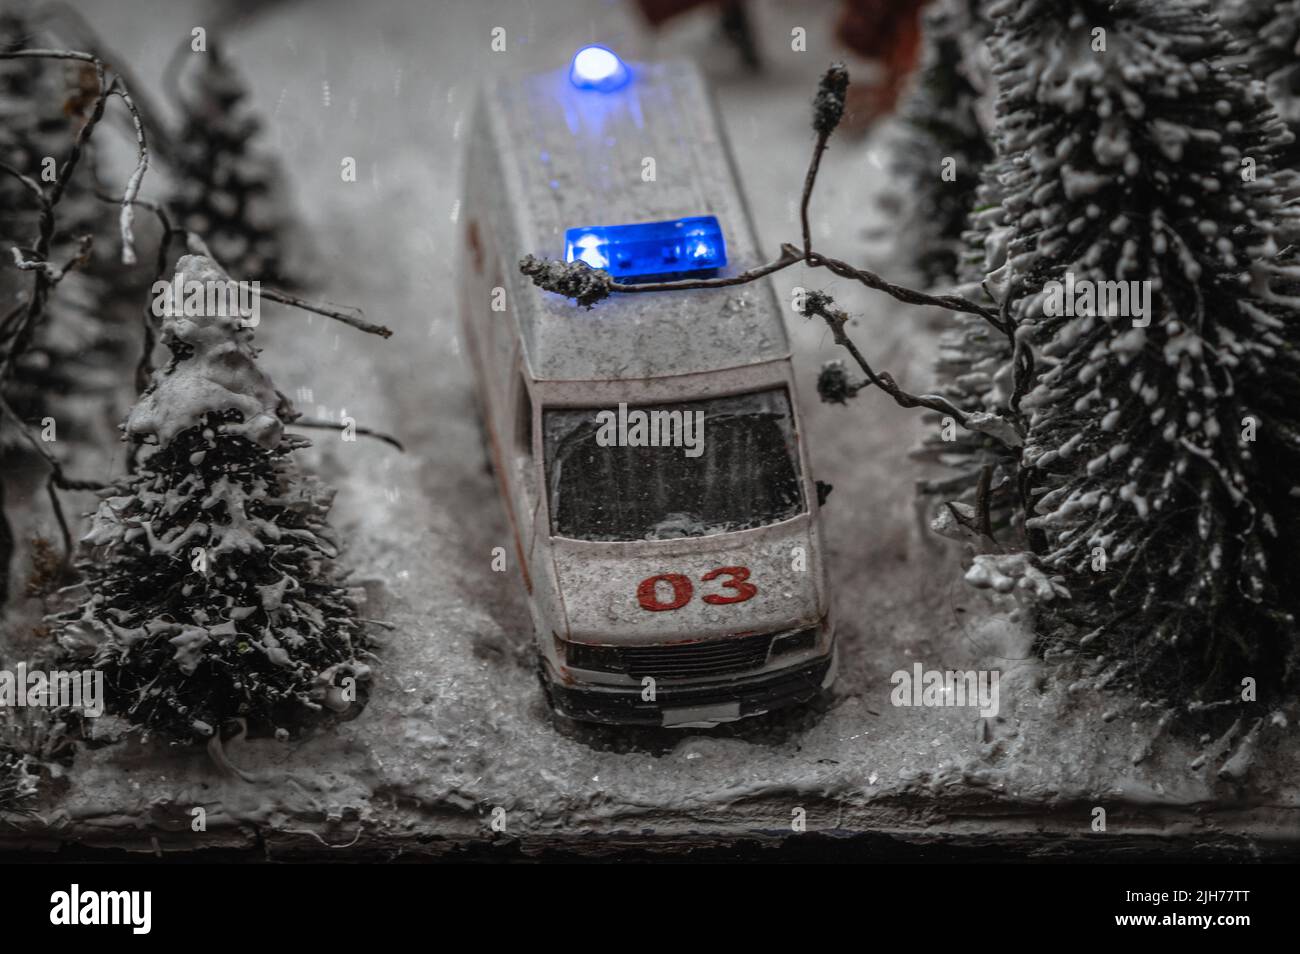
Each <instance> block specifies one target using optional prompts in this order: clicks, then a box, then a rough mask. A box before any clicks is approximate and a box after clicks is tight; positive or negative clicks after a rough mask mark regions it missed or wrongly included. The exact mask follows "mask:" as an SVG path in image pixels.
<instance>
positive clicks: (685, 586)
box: [636, 566, 758, 613]
mask: <svg viewBox="0 0 1300 954" xmlns="http://www.w3.org/2000/svg"><path fill="white" fill-rule="evenodd" d="M723 576H725V577H726V579H725V580H722V582H721V583H719V584H718V585H719V586H721V587H722V588H723V589H724V590H730V591H731V592H730V593H706V594H705V595H704V602H706V603H711V604H713V605H715V606H716V605H719V604H726V603H743V602H745V600H748V599H753V597H754V596H755V594H757V593H758V587H757V586H755V585H754V584H753V583H750V582H749V567H747V566H720V567H718V568H717V569H716V570H710V571H709V572H708V573H705V574H704V575H703V576H702V577H700V580H701V582H704V583H708V582H711V581H713V580H716V579H718V578H719V577H723ZM660 583H666V584H668V586H669V587H671V589H672V598H671V599H668V600H661V599H660V598H659V584H660ZM694 595H695V587H694V585H693V584H692V583H691V581H690V579H689V578H688V577H686V576H683V575H682V574H681V573H660V574H659V575H657V576H648V577H646V578H645V579H644V580H642V581H641V582H640V583H639V584H638V585H637V588H636V600H637V602H638V603H639V604H640V605H641V608H642V609H643V610H649V611H650V612H652V613H662V612H664V611H665V610H675V609H681V608H682V607H683V606H685V605H686V604H687V603H689V602H690V601H691V597H692V596H694Z"/></svg>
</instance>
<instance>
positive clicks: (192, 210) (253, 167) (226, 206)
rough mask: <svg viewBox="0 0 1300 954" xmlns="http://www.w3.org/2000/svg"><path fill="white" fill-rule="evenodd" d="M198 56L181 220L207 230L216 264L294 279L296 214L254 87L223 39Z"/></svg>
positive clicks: (177, 197) (183, 150) (179, 154)
mask: <svg viewBox="0 0 1300 954" xmlns="http://www.w3.org/2000/svg"><path fill="white" fill-rule="evenodd" d="M195 55H196V56H198V58H199V61H200V64H201V65H200V66H199V67H198V68H197V69H196V70H195V71H194V78H193V82H192V84H191V85H192V90H191V92H189V93H188V94H186V95H183V96H181V101H180V105H181V111H182V114H183V117H184V118H183V122H182V127H181V130H180V133H179V134H178V135H177V136H176V138H175V147H174V153H175V155H174V166H175V169H174V172H175V179H176V187H175V191H174V192H173V193H172V195H171V197H170V201H169V205H170V206H171V208H172V209H173V211H174V212H175V213H176V217H177V220H178V224H179V225H181V226H183V227H184V228H186V229H189V230H190V231H192V232H197V233H198V234H199V235H202V236H203V238H204V241H205V242H206V243H207V245H208V248H210V249H211V250H212V254H213V255H215V256H216V258H217V261H219V262H221V263H222V264H223V265H225V267H226V268H228V269H229V270H230V271H231V273H232V274H234V275H237V276H238V277H240V278H242V279H247V280H252V279H259V280H262V281H268V280H273V281H277V282H280V283H281V284H293V283H294V280H295V276H294V275H291V274H287V272H288V271H289V266H288V254H287V248H286V244H285V243H286V232H287V231H288V230H290V229H291V228H292V221H293V218H292V215H291V213H290V210H289V206H288V201H287V198H286V185H285V183H284V177H283V173H282V170H281V168H280V165H279V162H278V161H277V160H276V159H275V157H274V156H272V155H269V154H267V153H265V152H262V151H260V150H259V149H258V148H257V145H256V142H255V139H256V136H257V134H258V132H259V130H260V129H261V123H260V121H259V120H258V118H257V116H256V115H255V114H253V113H251V112H249V111H248V109H247V108H246V103H245V99H246V98H247V95H248V90H247V88H246V87H245V85H244V82H243V80H242V78H241V77H240V75H239V72H238V71H237V70H236V68H235V66H234V64H233V63H231V62H230V60H229V58H228V57H227V56H226V54H225V52H224V51H223V50H222V48H221V47H220V45H219V44H216V43H213V44H212V45H211V47H210V48H209V49H208V51H207V52H206V53H201V54H195Z"/></svg>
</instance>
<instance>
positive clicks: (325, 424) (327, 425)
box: [289, 417, 406, 453]
mask: <svg viewBox="0 0 1300 954" xmlns="http://www.w3.org/2000/svg"><path fill="white" fill-rule="evenodd" d="M289 426H290V427H315V428H320V429H321V430H330V431H341V430H343V429H344V428H345V427H346V426H347V425H345V424H339V423H337V422H335V421H327V420H325V419H324V418H321V417H300V418H297V419H296V420H294V421H293V422H292V423H291V424H290V425H289ZM353 430H354V431H355V432H356V433H358V434H364V435H365V436H366V437H373V438H374V439H375V440H378V441H383V442H384V443H385V444H391V445H393V446H394V447H396V448H397V449H398V450H399V451H401V452H402V453H406V448H405V447H403V446H402V442H401V441H399V440H398V439H397V438H396V437H393V436H392V435H391V434H385V433H384V432H383V431H372V430H371V429H370V428H368V427H354V428H353Z"/></svg>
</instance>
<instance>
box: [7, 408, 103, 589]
mask: <svg viewBox="0 0 1300 954" xmlns="http://www.w3.org/2000/svg"><path fill="white" fill-rule="evenodd" d="M0 415H3V416H4V417H7V418H8V419H9V420H10V421H11V422H12V423H13V425H14V426H15V427H17V428H18V433H20V434H21V435H22V436H23V437H24V438H26V439H27V442H28V443H29V444H31V445H32V447H33V448H34V449H35V450H36V453H37V454H39V455H40V456H41V457H42V458H43V459H44V460H45V463H46V464H47V465H48V466H49V468H50V474H49V477H48V478H47V479H46V482H45V492H46V493H47V494H48V495H49V498H50V506H51V508H52V509H53V510H54V517H55V519H56V520H57V521H58V523H59V533H60V534H61V535H62V537H63V560H62V564H63V569H64V571H65V572H66V571H67V570H68V569H70V568H71V566H72V557H73V553H74V549H75V548H74V546H73V543H72V531H71V529H70V528H69V526H68V520H67V517H65V516H64V514H63V504H62V503H61V502H60V501H59V495H58V493H56V490H102V489H103V488H104V486H105V485H104V484H102V483H100V482H98V481H93V480H72V479H71V478H69V477H68V476H67V475H66V474H65V473H64V472H63V464H61V463H60V462H59V459H58V458H57V457H55V456H54V455H53V454H51V453H50V451H49V449H48V448H46V447H45V446H44V444H43V443H42V442H41V441H40V440H39V439H37V437H36V435H34V434H33V433H32V432H31V430H30V429H29V428H28V427H27V424H26V422H24V421H23V419H22V418H20V417H19V416H18V414H17V412H15V411H14V409H13V408H12V407H10V406H9V402H8V401H6V400H5V399H4V396H3V395H0Z"/></svg>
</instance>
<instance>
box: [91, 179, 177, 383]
mask: <svg viewBox="0 0 1300 954" xmlns="http://www.w3.org/2000/svg"><path fill="white" fill-rule="evenodd" d="M95 198H97V199H100V200H101V201H104V202H111V203H113V204H114V205H116V204H118V203H119V202H126V201H129V202H130V203H131V205H133V206H138V207H140V208H142V209H147V210H148V211H150V212H152V213H153V214H154V217H155V218H157V219H158V224H159V225H160V226H161V227H162V236H161V237H160V238H159V239H158V251H157V254H156V257H155V259H154V272H153V277H154V282H159V281H162V280H163V278H164V276H165V275H166V274H167V265H168V262H169V261H170V259H169V258H168V254H167V253H168V250H169V249H170V247H171V242H172V239H174V238H175V237H176V236H178V235H182V236H183V235H184V234H185V233H184V230H183V229H177V228H174V227H173V226H172V221H171V216H169V215H168V214H167V210H166V209H164V208H163V207H162V206H161V205H159V204H158V203H156V202H150V201H148V200H146V199H127V198H126V197H125V196H123V197H121V198H119V197H117V196H113V195H109V194H108V193H107V192H104V191H102V190H96V191H95ZM153 319H154V314H153V309H152V307H151V303H148V302H146V303H145V306H144V308H143V310H142V312H141V324H142V325H143V326H144V335H143V336H142V340H141V344H140V358H139V360H138V361H137V362H136V365H135V393H136V394H140V393H142V392H143V391H144V389H145V388H147V387H148V386H149V379H150V378H151V377H152V376H153V349H154V347H155V345H157V343H158V326H157V323H156V322H155V321H154V320H153Z"/></svg>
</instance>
